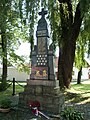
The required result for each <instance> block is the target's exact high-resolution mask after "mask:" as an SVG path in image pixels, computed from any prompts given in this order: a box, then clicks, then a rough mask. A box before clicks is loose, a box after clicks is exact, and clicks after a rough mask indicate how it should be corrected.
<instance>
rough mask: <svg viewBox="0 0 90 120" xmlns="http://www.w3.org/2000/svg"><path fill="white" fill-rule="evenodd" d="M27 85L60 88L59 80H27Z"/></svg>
mask: <svg viewBox="0 0 90 120" xmlns="http://www.w3.org/2000/svg"><path fill="white" fill-rule="evenodd" d="M27 84H28V85H43V86H55V87H58V86H59V81H58V80H52V81H51V80H30V79H27Z"/></svg>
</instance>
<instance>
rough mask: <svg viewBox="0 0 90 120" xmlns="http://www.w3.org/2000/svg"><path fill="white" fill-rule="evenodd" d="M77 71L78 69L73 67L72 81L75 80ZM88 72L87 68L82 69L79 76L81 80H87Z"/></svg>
mask: <svg viewBox="0 0 90 120" xmlns="http://www.w3.org/2000/svg"><path fill="white" fill-rule="evenodd" d="M78 71H79V69H77V68H76V67H73V75H72V79H73V80H76V79H77V77H78ZM88 72H89V70H88V68H82V75H81V79H82V80H86V79H89V75H88Z"/></svg>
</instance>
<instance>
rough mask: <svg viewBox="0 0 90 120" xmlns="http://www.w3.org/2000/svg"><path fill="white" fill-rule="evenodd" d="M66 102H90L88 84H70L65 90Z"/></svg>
mask: <svg viewBox="0 0 90 120" xmlns="http://www.w3.org/2000/svg"><path fill="white" fill-rule="evenodd" d="M65 95H66V97H65V101H66V102H67V103H69V102H71V103H82V104H85V103H90V84H86V83H85V84H72V85H71V88H70V89H67V90H66V92H65Z"/></svg>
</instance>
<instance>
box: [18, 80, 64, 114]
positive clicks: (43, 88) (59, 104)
mask: <svg viewBox="0 0 90 120" xmlns="http://www.w3.org/2000/svg"><path fill="white" fill-rule="evenodd" d="M58 84H59V81H58V80H57V81H49V80H27V85H26V86H25V90H24V92H23V93H20V97H19V103H22V104H23V102H24V103H25V104H26V105H27V103H28V102H29V101H38V102H39V103H40V109H41V110H43V111H45V112H49V113H52V114H59V113H60V111H61V110H62V108H63V105H64V95H63V93H62V92H61V91H60V88H59V85H58Z"/></svg>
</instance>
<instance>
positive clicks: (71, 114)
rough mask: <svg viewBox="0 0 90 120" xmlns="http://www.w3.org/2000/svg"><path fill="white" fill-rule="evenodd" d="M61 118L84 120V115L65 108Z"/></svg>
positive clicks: (65, 119) (64, 119)
mask: <svg viewBox="0 0 90 120" xmlns="http://www.w3.org/2000/svg"><path fill="white" fill-rule="evenodd" d="M61 117H62V118H63V120H84V118H83V114H82V113H81V112H79V111H76V110H74V109H73V108H65V109H64V110H63V111H61Z"/></svg>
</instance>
